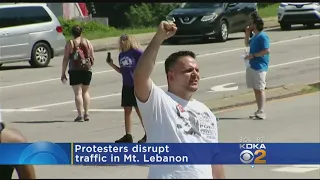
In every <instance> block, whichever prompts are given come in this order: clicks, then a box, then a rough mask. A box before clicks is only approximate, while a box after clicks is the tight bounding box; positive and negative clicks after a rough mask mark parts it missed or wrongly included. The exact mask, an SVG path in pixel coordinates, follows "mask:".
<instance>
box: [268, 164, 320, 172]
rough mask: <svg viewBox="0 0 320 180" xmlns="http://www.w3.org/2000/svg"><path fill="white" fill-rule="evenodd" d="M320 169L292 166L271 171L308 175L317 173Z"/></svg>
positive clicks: (307, 166)
mask: <svg viewBox="0 0 320 180" xmlns="http://www.w3.org/2000/svg"><path fill="white" fill-rule="evenodd" d="M319 169H320V165H292V166H284V167H279V168H274V169H271V171H276V172H287V173H306V172H310V171H316V170H319Z"/></svg>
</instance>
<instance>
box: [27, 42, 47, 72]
mask: <svg viewBox="0 0 320 180" xmlns="http://www.w3.org/2000/svg"><path fill="white" fill-rule="evenodd" d="M50 59H51V50H50V47H49V46H48V44H46V43H42V42H40V43H37V44H35V45H34V47H33V49H32V52H31V60H30V61H29V64H30V65H31V66H32V67H47V66H48V64H49V63H50Z"/></svg>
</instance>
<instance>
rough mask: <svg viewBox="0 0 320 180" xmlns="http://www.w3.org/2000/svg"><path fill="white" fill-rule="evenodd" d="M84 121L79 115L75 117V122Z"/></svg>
mask: <svg viewBox="0 0 320 180" xmlns="http://www.w3.org/2000/svg"><path fill="white" fill-rule="evenodd" d="M81 121H82V117H81V116H78V117H77V118H75V119H74V122H81Z"/></svg>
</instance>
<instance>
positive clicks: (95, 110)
mask: <svg viewBox="0 0 320 180" xmlns="http://www.w3.org/2000/svg"><path fill="white" fill-rule="evenodd" d="M132 110H133V111H134V109H132ZM72 111H77V110H72ZM123 111H124V110H123V109H89V112H123Z"/></svg>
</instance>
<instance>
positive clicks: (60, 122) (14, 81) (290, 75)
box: [0, 28, 320, 178]
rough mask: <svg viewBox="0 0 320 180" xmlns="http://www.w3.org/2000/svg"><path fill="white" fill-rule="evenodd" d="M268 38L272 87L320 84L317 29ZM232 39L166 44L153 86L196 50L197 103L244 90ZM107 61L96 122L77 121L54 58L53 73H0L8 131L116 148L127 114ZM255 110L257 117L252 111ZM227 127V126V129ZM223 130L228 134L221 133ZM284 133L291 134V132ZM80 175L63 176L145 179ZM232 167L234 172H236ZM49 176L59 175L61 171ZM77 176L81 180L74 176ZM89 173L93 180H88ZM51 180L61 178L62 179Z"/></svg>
mask: <svg viewBox="0 0 320 180" xmlns="http://www.w3.org/2000/svg"><path fill="white" fill-rule="evenodd" d="M267 33H268V35H269V36H270V39H271V42H272V43H271V54H272V55H271V66H270V71H269V73H268V79H267V83H268V86H277V85H283V84H289V83H290V84H291V83H309V82H310V83H313V82H316V81H319V59H320V54H319V52H320V51H319V49H320V37H319V35H320V31H319V29H313V30H306V29H302V28H297V29H294V30H292V31H286V32H283V31H279V30H271V31H268V32H267ZM230 37H231V39H230V40H229V41H228V42H226V43H208V44H181V45H175V46H173V45H163V46H162V47H161V50H160V52H159V56H158V59H157V66H156V68H155V71H154V73H153V80H154V81H155V83H156V84H157V85H165V84H166V79H165V75H164V67H163V61H164V60H165V58H166V57H167V56H168V55H169V54H171V53H172V52H174V51H177V50H192V51H194V52H195V53H197V54H198V62H199V65H200V73H201V77H202V80H201V83H200V89H199V91H198V92H197V93H196V95H195V98H197V99H199V100H200V101H214V100H215V99H217V98H221V97H223V96H225V95H226V94H227V95H228V94H238V93H242V92H245V91H247V89H246V87H245V76H244V75H245V74H244V70H245V68H244V63H243V61H242V60H240V56H241V55H242V54H243V53H244V45H243V44H244V40H243V33H239V34H233V35H231V36H230ZM111 53H112V56H113V58H116V57H117V55H118V52H117V51H111ZM106 55H107V53H106V52H98V53H96V65H95V67H94V76H93V81H92V86H91V96H92V103H91V109H92V110H93V112H91V119H92V120H91V122H88V123H73V122H72V121H73V119H74V118H75V116H76V112H75V111H74V110H75V107H74V102H73V93H72V90H71V88H70V87H69V86H68V85H63V84H62V83H61V82H60V78H59V77H60V73H61V72H60V71H61V61H62V57H56V58H54V59H53V60H52V62H51V67H48V68H41V69H31V68H29V65H28V64H27V63H19V64H10V65H9V64H7V65H4V67H2V68H1V71H0V77H1V79H0V92H1V93H0V95H1V96H0V100H1V108H2V109H3V110H2V111H3V112H2V114H3V119H4V121H6V122H7V123H9V125H10V126H13V127H16V128H18V129H20V130H21V131H22V132H23V133H24V134H25V135H26V136H27V137H28V139H29V140H30V141H39V140H48V141H53V142H70V141H81V142H86V141H87V142H92V141H95V142H99V141H102V142H113V141H114V140H115V139H117V138H119V137H120V136H122V135H123V132H124V130H123V129H124V128H123V114H122V112H119V110H118V109H119V108H120V96H119V95H120V91H121V76H120V75H119V74H118V73H116V72H115V71H113V70H111V68H110V67H109V66H108V65H107V64H106V63H105V58H106ZM226 83H235V86H238V89H237V90H234V91H228V92H208V91H209V90H210V89H211V87H213V86H217V85H222V84H226ZM290 105H291V104H290ZM279 107H281V106H279ZM318 109H319V108H318V107H317V110H318ZM250 111H252V112H253V111H254V109H251V110H250ZM292 112H297V111H291V109H290V110H289V109H288V111H282V109H281V108H278V110H277V114H278V115H281V113H283V115H282V116H281V117H282V118H287V117H286V116H285V115H288V114H289V115H291V113H292ZM293 117H294V116H293ZM318 119H319V118H318ZM300 120H301V119H300ZM135 122H136V128H135V129H134V131H133V133H134V138H135V140H138V139H140V138H141V136H142V132H141V127H140V125H139V123H138V120H137V119H136V116H135ZM226 122H227V121H226ZM233 122H234V121H233ZM266 122H269V121H266ZM261 123H264V122H261ZM261 123H259V124H261ZM222 124H223V123H222ZM225 124H226V125H227V124H228V122H227V123H225ZM254 125H255V122H254V123H250V124H248V127H247V128H248V129H250V130H251V127H252V126H254ZM277 125H278V124H275V125H272V126H271V127H272V128H270V130H272V131H275V130H277V127H278V126H277ZM227 126H228V127H223V125H222V128H221V129H220V132H221V131H225V132H233V133H234V128H233V127H238V126H233V124H232V125H227ZM274 126H276V127H274ZM318 127H319V126H318ZM224 128H226V130H223V129H224ZM310 128H315V126H310ZM278 130H279V129H278ZM288 130H290V129H288ZM281 131H283V129H281ZM249 132H250V131H249ZM308 132H310V131H308ZM223 133H224V132H222V135H221V136H222V137H223ZM239 133H240V132H239ZM270 133H271V132H270ZM284 133H287V130H286V131H285V132H284ZM268 134H269V133H268ZM273 134H274V133H273ZM288 134H289V133H288ZM251 135H252V134H251ZM290 135H291V134H290ZM232 137H233V136H231V135H227V136H226V137H224V138H222V139H221V141H231V140H232ZM289 140H290V139H289ZM307 140H309V139H307ZM46 168H48V167H39V170H40V169H43V171H42V170H41V171H39V173H40V174H42V176H43V177H46V172H48V171H47V170H46ZM50 168H51V167H50ZM63 168H66V167H63ZM82 168H83V167H78V168H76V167H68V168H67V169H69V170H68V172H64V173H63V174H65V173H66V176H63V177H67V176H68V177H92V176H93V175H92V174H90V173H91V169H92V171H94V172H95V173H94V177H108V178H109V177H122V176H127V175H126V174H125V173H123V171H126V169H127V168H129V169H130V168H133V172H132V177H133V176H135V173H136V175H137V177H138V176H144V174H143V173H140V171H139V172H136V171H134V169H135V168H136V167H125V168H124V167H121V168H119V167H108V168H110V169H105V167H86V169H82ZM230 168H231V169H232V167H230ZM52 169H59V167H56V168H52ZM99 169H101V170H99ZM122 170H123V171H122ZM243 170H244V169H243ZM141 171H142V170H141ZM256 171H258V170H256V169H255V171H254V172H256ZM75 172H77V173H80V174H81V175H75V174H74V173H75ZM107 172H108V173H107ZM111 172H112V173H111ZM231 172H232V173H230V174H231V175H233V176H234V177H237V175H239V174H241V173H240V172H239V171H238V170H236V169H235V170H231ZM233 172H234V173H233ZM250 172H251V170H250ZM252 172H253V171H252ZM86 173H88V174H87V175H86ZM51 175H52V177H53V176H54V177H58V176H59V174H57V173H52V174H50V176H51ZM130 175H131V174H130ZM60 177H61V176H60ZM127 177H128V176H127Z"/></svg>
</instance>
